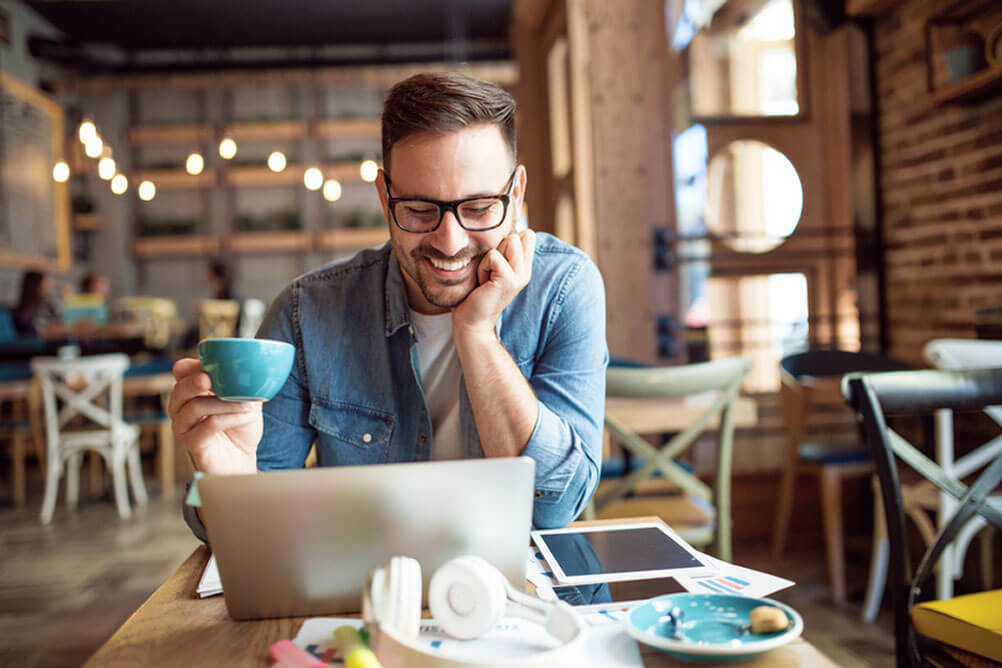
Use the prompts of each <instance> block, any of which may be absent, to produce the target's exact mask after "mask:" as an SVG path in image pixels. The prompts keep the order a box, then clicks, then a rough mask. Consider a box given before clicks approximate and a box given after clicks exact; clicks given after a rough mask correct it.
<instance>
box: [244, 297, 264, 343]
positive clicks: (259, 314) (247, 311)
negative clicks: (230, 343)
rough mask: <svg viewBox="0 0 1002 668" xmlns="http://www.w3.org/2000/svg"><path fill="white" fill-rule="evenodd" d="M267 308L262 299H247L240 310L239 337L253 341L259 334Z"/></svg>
mask: <svg viewBox="0 0 1002 668" xmlns="http://www.w3.org/2000/svg"><path fill="white" fill-rule="evenodd" d="M266 309H267V306H266V305H265V303H264V302H263V301H261V300H260V299H245V300H244V302H243V305H242V306H241V309H240V311H241V312H240V331H239V332H238V333H237V335H238V336H239V337H240V338H243V339H253V338H254V335H255V334H257V330H258V327H260V326H261V321H262V320H264V312H265V310H266Z"/></svg>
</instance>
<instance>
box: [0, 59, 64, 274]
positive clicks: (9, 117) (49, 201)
mask: <svg viewBox="0 0 1002 668" xmlns="http://www.w3.org/2000/svg"><path fill="white" fill-rule="evenodd" d="M62 159H63V112H62V109H61V108H60V106H59V105H58V104H56V103H55V102H54V101H52V100H51V99H49V98H48V97H46V96H45V95H43V94H42V93H40V92H38V91H37V90H35V89H34V88H32V87H30V86H28V85H27V84H24V83H22V82H21V81H19V80H17V79H15V78H13V77H11V76H10V75H8V74H5V73H3V72H0V266H12V267H25V268H28V267H30V268H33V269H40V270H47V271H64V270H66V269H68V268H69V265H70V252H69V249H70V243H69V212H68V208H69V203H68V201H67V200H68V196H67V187H66V184H65V183H56V181H55V180H54V179H53V178H52V167H53V166H54V165H55V164H56V162H58V161H59V160H62Z"/></svg>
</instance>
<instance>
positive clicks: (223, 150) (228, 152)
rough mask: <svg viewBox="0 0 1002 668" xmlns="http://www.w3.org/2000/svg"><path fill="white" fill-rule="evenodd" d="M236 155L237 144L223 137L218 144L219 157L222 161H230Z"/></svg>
mask: <svg viewBox="0 0 1002 668" xmlns="http://www.w3.org/2000/svg"><path fill="white" fill-rule="evenodd" d="M236 154H237V143H236V142H235V141H233V140H232V139H231V138H229V137H224V138H223V140H222V141H221V142H219V157H220V158H222V159H223V160H232V159H233V156H235V155H236Z"/></svg>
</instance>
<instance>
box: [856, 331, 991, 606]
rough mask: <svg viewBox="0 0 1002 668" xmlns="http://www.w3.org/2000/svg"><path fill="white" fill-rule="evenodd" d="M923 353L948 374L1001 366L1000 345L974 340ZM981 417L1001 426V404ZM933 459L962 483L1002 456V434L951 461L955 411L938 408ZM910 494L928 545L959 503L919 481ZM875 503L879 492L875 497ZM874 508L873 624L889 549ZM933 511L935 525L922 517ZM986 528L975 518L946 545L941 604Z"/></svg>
mask: <svg viewBox="0 0 1002 668" xmlns="http://www.w3.org/2000/svg"><path fill="white" fill-rule="evenodd" d="M923 355H924V356H925V358H926V360H928V361H929V363H930V364H932V365H933V366H935V367H936V368H938V369H944V370H947V371H959V370H973V369H992V368H1002V341H982V340H977V339H934V340H932V341H930V342H929V343H927V344H926V346H925V349H924V350H923ZM985 414H986V415H988V416H989V417H991V418H992V419H993V420H994V421H995V422H997V423H998V424H999V425H1000V426H1002V406H990V407H988V408H986V409H985ZM935 420H936V437H935V442H936V461H937V462H938V464H939V466H940V467H941V468H942V469H943V471H944V472H945V473H947V474H948V475H951V476H952V477H954V478H955V479H957V480H961V479H963V478H965V477H967V476H969V475H970V474H972V473H974V472H975V471H977V470H978V469H980V468H982V467H984V466H985V465H987V464H988V463H990V462H991V461H992V460H994V459H996V458H998V457H999V456H1002V434H1000V435H999V436H996V437H995V438H993V439H992V440H990V441H988V442H987V443H985V444H983V445H981V446H979V447H978V448H976V449H974V450H972V451H971V452H969V453H967V454H966V455H964V456H963V457H961V458H960V459H954V449H953V411H951V410H948V409H941V410H938V411H936V415H935ZM911 487H912V489H910V490H904V489H903V490H902V493H903V496H904V497H905V506H906V511H907V512H908V515H909V517H911V518H912V519H913V521H915V523H916V525H917V526H918V528H919V533H920V534H922V537H923V539H924V540H925V542H926V543H927V544H931V543H932V542H933V541H934V540H935V536H936V533H937V530H938V529H941V528H942V525H943V523H944V522H946V521H948V520H949V519H950V518H951V517H952V516H953V514H954V511H956V509H957V501H956V499H954V498H953V497H952V496H950V495H949V494H947V493H946V492H943V491H941V490H938V489H937V488H935V487H933V486H932V485H931V483H920V484H919V485H914V486H911ZM877 498H878V499H879V494H878V495H877ZM988 501H989V502H990V503H992V505H995V506H997V507H998V508H1000V509H1002V497H999V496H993V497H989V499H988ZM876 505H877V507H876V508H875V509H874V513H875V515H874V541H873V553H872V557H871V563H870V581H869V583H868V585H867V590H866V600H865V601H864V602H863V618H864V619H865V620H866V621H868V622H872V621H873V620H874V619H875V618H876V616H877V612H878V611H879V608H880V599H881V598H882V596H883V593H884V586H885V583H886V579H887V563H888V556H889V554H888V552H889V546H888V543H887V533H886V525H885V524H884V519H883V509H882V508H881V507H880V504H879V503H878V504H876ZM930 510H931V511H933V513H934V514H935V517H936V523H937V524H938V525H939V526H938V527H934V526H933V524H932V521H931V520H929V519H928V517H927V516H926V515H925V513H926V512H927V511H930ZM985 526H986V522H985V520H984V519H983V518H982V517H981V516H980V515H975V516H974V517H973V518H971V520H970V521H969V522H968V523H967V524H966V525H965V526H964V528H963V529H961V530H960V532H959V533H958V534H957V538H956V540H955V541H954V542H953V543H951V544H950V545H948V546H947V547H946V548H945V549H944V550H943V554H942V556H941V557H940V562H939V564H940V565H939V570H938V572H937V574H936V598H937V599H939V600H945V599H948V598H953V581H954V580H956V579H957V578H959V577H960V576H961V575H962V574H963V572H964V556H965V555H966V554H967V548H968V546H969V545H970V543H971V540H972V539H973V538H974V536H975V535H977V534H978V532H980V531H981V530H982V529H984V528H985ZM990 541H991V535H990V534H986V535H985V536H983V542H982V546H983V554H982V556H983V559H984V561H985V562H986V563H985V566H984V570H983V573H982V575H983V578H984V579H986V580H988V581H991V579H992V575H991V572H990V568H991V558H990V546H991V542H990Z"/></svg>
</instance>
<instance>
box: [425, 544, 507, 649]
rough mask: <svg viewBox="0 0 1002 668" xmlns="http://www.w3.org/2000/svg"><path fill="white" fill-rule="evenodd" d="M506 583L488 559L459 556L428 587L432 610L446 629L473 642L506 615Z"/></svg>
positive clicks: (456, 636)
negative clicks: (471, 639) (473, 639)
mask: <svg viewBox="0 0 1002 668" xmlns="http://www.w3.org/2000/svg"><path fill="white" fill-rule="evenodd" d="M507 600H508V597H507V594H506V592H505V580H504V576H503V575H501V572H500V571H498V570H497V569H496V568H495V567H494V566H492V565H491V564H490V563H489V562H487V561H486V560H484V559H482V558H480V557H475V556H464V557H457V558H455V559H452V560H451V561H448V562H447V563H445V564H443V565H442V566H441V567H440V568H439V569H438V570H437V571H435V574H434V575H433V576H432V578H431V583H430V584H429V585H428V607H429V608H430V609H431V614H432V616H433V617H434V618H435V621H437V622H438V623H439V625H440V626H441V627H442V630H443V631H445V632H446V633H448V634H449V635H450V636H452V637H454V638H459V639H461V640H469V639H470V638H476V637H477V636H479V635H482V634H483V633H485V632H486V631H488V630H490V629H491V628H492V627H493V626H494V625H495V624H496V623H497V622H498V620H500V619H501V617H502V615H503V614H504V609H505V604H506V603H507Z"/></svg>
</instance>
